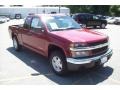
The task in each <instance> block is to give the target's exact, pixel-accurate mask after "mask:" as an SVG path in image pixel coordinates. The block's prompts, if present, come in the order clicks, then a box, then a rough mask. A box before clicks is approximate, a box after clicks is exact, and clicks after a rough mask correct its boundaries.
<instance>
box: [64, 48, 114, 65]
mask: <svg viewBox="0 0 120 90" xmlns="http://www.w3.org/2000/svg"><path fill="white" fill-rule="evenodd" d="M112 53H113V52H112V49H109V50H108V51H107V52H106V53H104V54H102V55H99V56H95V57H91V58H84V59H83V58H77V59H75V58H67V59H66V60H67V63H70V64H75V65H76V64H77V65H78V64H79V65H82V64H88V63H91V62H93V61H97V60H101V59H102V58H103V57H111V56H112Z"/></svg>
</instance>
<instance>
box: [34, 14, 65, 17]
mask: <svg viewBox="0 0 120 90" xmlns="http://www.w3.org/2000/svg"><path fill="white" fill-rule="evenodd" d="M32 16H40V17H42V16H66V15H65V14H33V15H32Z"/></svg>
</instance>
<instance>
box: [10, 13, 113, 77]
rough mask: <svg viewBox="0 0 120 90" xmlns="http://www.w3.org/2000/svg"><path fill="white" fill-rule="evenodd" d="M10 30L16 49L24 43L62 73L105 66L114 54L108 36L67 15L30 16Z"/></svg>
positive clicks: (56, 71)
mask: <svg viewBox="0 0 120 90" xmlns="http://www.w3.org/2000/svg"><path fill="white" fill-rule="evenodd" d="M9 32H10V35H11V37H12V40H13V46H14V49H15V50H16V51H19V50H20V49H21V47H23V46H24V47H26V48H29V49H31V50H32V51H35V52H37V53H39V54H42V55H43V56H45V57H47V58H48V59H49V60H50V64H51V67H52V69H53V71H55V73H57V74H59V75H63V74H66V73H67V72H68V71H70V70H78V69H79V68H82V67H87V68H91V67H98V66H103V65H104V63H106V62H107V61H108V60H109V59H110V57H111V56H112V50H111V49H110V48H109V38H108V36H106V35H104V34H101V33H99V32H95V31H92V30H86V29H82V28H81V27H80V25H79V24H78V23H77V22H75V21H74V20H73V19H72V18H71V17H69V16H66V15H60V14H53V15H51V14H39V15H30V16H27V18H26V20H25V22H24V24H23V25H12V26H9Z"/></svg>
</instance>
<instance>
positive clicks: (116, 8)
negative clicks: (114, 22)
mask: <svg viewBox="0 0 120 90" xmlns="http://www.w3.org/2000/svg"><path fill="white" fill-rule="evenodd" d="M110 13H111V15H113V16H120V5H113V6H111V7H110Z"/></svg>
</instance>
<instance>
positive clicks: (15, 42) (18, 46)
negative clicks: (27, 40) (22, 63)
mask: <svg viewBox="0 0 120 90" xmlns="http://www.w3.org/2000/svg"><path fill="white" fill-rule="evenodd" d="M13 47H14V49H15V51H20V49H21V46H20V45H19V42H18V40H17V38H16V37H13Z"/></svg>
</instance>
